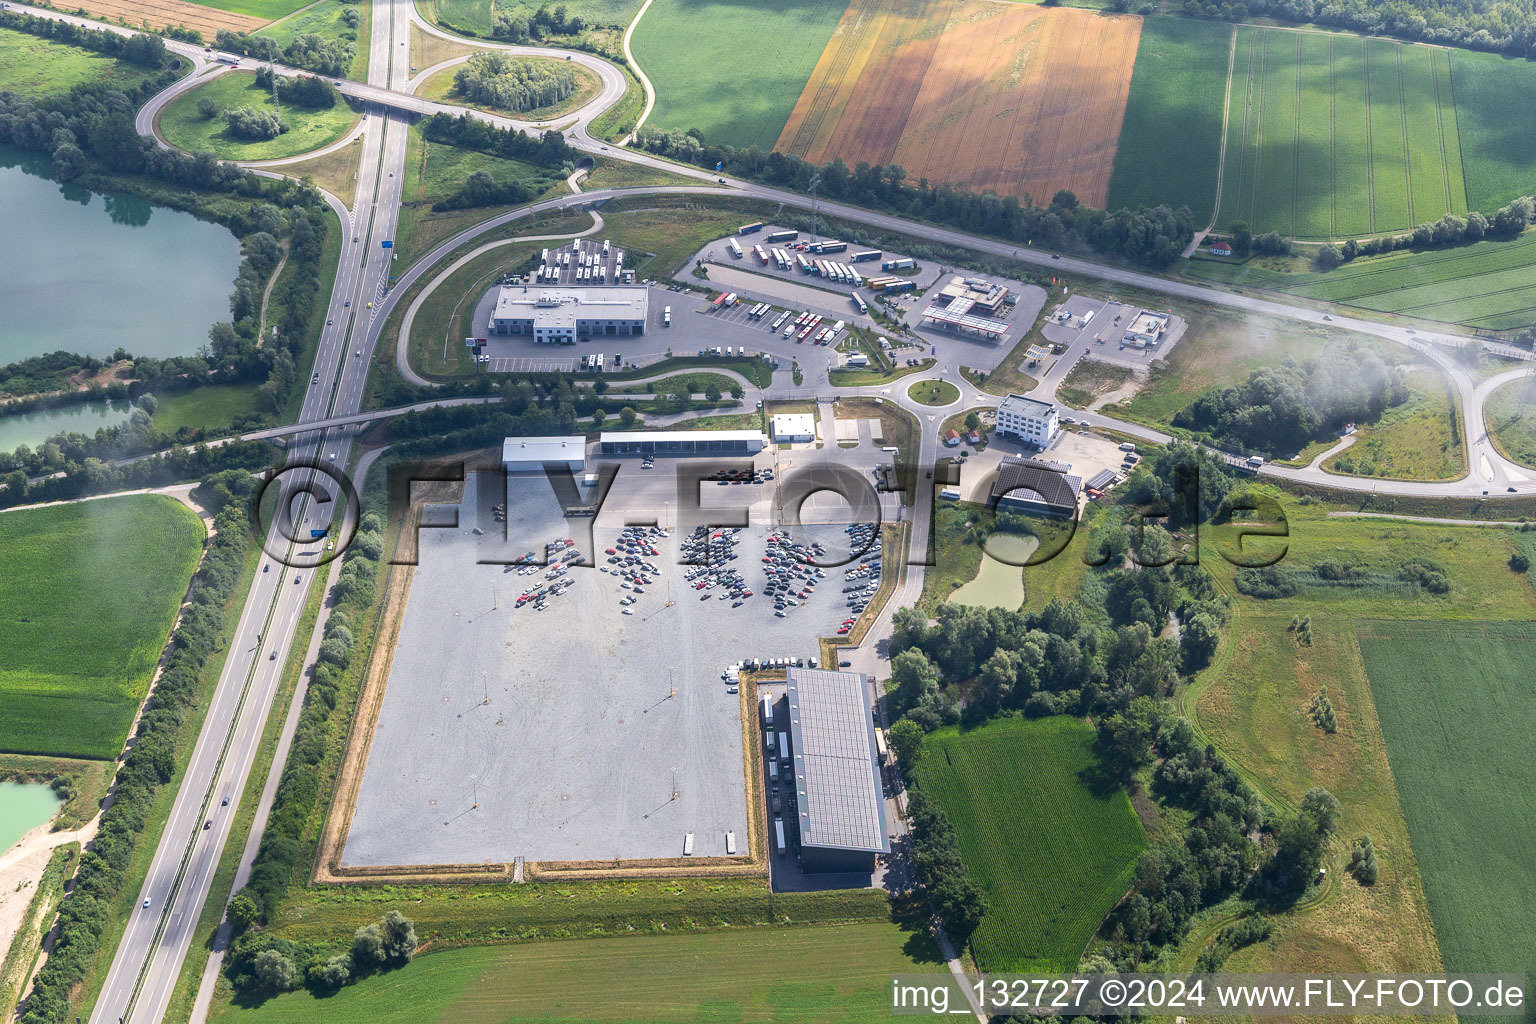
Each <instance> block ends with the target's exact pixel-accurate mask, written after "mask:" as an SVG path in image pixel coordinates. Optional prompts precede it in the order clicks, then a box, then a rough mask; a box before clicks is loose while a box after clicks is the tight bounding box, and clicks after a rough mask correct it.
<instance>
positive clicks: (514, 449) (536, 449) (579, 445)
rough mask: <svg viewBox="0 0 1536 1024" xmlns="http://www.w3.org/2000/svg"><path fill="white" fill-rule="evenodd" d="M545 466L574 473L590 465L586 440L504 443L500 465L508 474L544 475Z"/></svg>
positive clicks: (576, 436) (511, 439) (574, 436)
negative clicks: (553, 465)
mask: <svg viewBox="0 0 1536 1024" xmlns="http://www.w3.org/2000/svg"><path fill="white" fill-rule="evenodd" d="M546 463H554V464H556V465H559V464H561V463H563V464H564V465H565V466H566V467H567V468H568V469H570V470H571V471H572V472H575V471H577V470H580V469H582V468H583V467H584V466H586V464H587V439H586V438H585V437H583V436H582V435H580V434H571V435H569V436H567V437H509V438H506V439H504V440H503V441H502V442H501V464H502V465H503V466H505V467H506V469H507V472H508V473H528V472H539V471H542V470H543V468H544V466H545V464H546Z"/></svg>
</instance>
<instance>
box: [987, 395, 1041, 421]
mask: <svg viewBox="0 0 1536 1024" xmlns="http://www.w3.org/2000/svg"><path fill="white" fill-rule="evenodd" d="M997 411H998V412H1000V413H1001V412H1011V413H1013V414H1014V415H1016V416H1033V417H1034V418H1035V419H1044V418H1045V417H1047V416H1049V415H1050V414H1051V413H1053V412H1055V411H1056V407H1055V406H1054V405H1052V404H1051V403H1050V402H1042V401H1040V399H1038V398H1026V397H1024V396H1023V395H1020V394H1010V395H1009V396H1008V397H1007V398H1005V399H1003V400H1002V401H1001V402H999V403H998V405H997Z"/></svg>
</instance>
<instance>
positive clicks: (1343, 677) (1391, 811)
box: [1180, 500, 1536, 972]
mask: <svg viewBox="0 0 1536 1024" xmlns="http://www.w3.org/2000/svg"><path fill="white" fill-rule="evenodd" d="M1328 508H1329V506H1327V505H1319V506H1311V507H1309V506H1306V505H1302V504H1300V503H1297V502H1295V501H1291V500H1287V501H1285V509H1286V513H1287V516H1288V517H1289V520H1290V531H1291V535H1290V539H1289V541H1288V544H1289V550H1290V554H1289V556H1288V557H1286V558H1285V559H1284V560H1283V561H1282V562H1281V563H1280V566H1281V567H1282V568H1284V569H1285V570H1286V571H1287V572H1291V573H1296V574H1297V576H1296V578H1297V580H1298V581H1299V587H1298V592H1297V594H1296V595H1295V596H1292V597H1286V598H1279V599H1273V600H1258V599H1255V598H1251V597H1247V596H1245V595H1243V594H1241V593H1240V592H1238V591H1237V590H1236V589H1235V587H1234V585H1233V573H1234V570H1233V568H1232V566H1230V565H1228V564H1227V563H1226V562H1225V561H1224V560H1222V559H1220V558H1219V557H1216V552H1215V548H1214V545H1213V538H1210V537H1208V538H1206V541H1205V543H1206V548H1207V550H1206V554H1205V557H1203V558H1202V564H1203V565H1205V566H1206V567H1207V568H1208V569H1209V570H1210V571H1211V572H1212V575H1213V576H1214V577H1215V578H1216V581H1217V584H1218V586H1219V588H1220V589H1221V591H1222V592H1223V593H1225V594H1227V595H1229V596H1230V597H1231V598H1232V602H1233V603H1232V612H1233V615H1232V622H1231V627H1230V632H1229V635H1228V637H1227V638H1226V639H1224V640H1223V642H1222V645H1221V647H1220V649H1219V650H1218V652H1217V655H1216V659H1215V661H1214V662H1213V663H1212V665H1211V666H1210V667H1209V668H1208V669H1206V670H1205V671H1203V672H1202V673H1200V675H1199V676H1198V677H1196V680H1195V682H1194V683H1193V684H1192V685H1191V686H1190V687H1189V688H1188V689H1187V690H1186V691H1185V692H1184V693H1183V694H1182V695H1181V698H1180V699H1181V704H1182V707H1183V710H1184V712H1185V713H1186V714H1188V715H1189V716H1190V717H1191V719H1192V720H1193V721H1194V722H1195V724H1196V726H1197V728H1198V729H1199V731H1200V732H1201V734H1202V735H1203V736H1204V737H1205V738H1207V739H1209V740H1210V741H1211V742H1213V743H1215V744H1216V746H1217V747H1218V749H1220V750H1221V752H1222V753H1223V755H1224V756H1226V757H1227V758H1228V759H1229V761H1230V762H1231V763H1232V764H1233V766H1234V767H1235V768H1236V769H1237V770H1238V771H1239V772H1240V773H1241V774H1242V775H1243V776H1244V777H1245V778H1247V779H1248V780H1249V781H1250V782H1251V783H1253V784H1254V785H1255V787H1256V788H1257V789H1258V790H1259V792H1260V793H1261V794H1262V795H1263V796H1264V798H1265V799H1266V800H1268V801H1269V802H1270V803H1271V804H1273V805H1275V806H1277V807H1279V808H1281V809H1285V808H1289V807H1294V806H1295V805H1296V804H1297V803H1299V801H1300V800H1301V797H1302V795H1303V794H1305V793H1306V791H1307V790H1308V789H1310V788H1312V787H1315V786H1323V787H1326V788H1327V789H1329V791H1331V792H1332V793H1333V795H1334V796H1335V797H1337V798H1338V800H1339V803H1340V806H1341V809H1342V810H1341V817H1340V822H1341V823H1340V828H1339V833H1338V837H1337V838H1336V840H1335V841H1334V842H1333V844H1332V845H1331V847H1330V849H1329V852H1328V857H1329V861H1328V864H1329V873H1330V877H1331V884H1330V885H1329V886H1328V887H1326V888H1325V890H1324V891H1323V892H1322V893H1320V894H1319V897H1318V899H1319V902H1317V903H1316V904H1314V905H1311V906H1309V907H1308V908H1307V909H1306V912H1304V913H1297V914H1290V915H1281V916H1279V917H1277V918H1275V919H1274V920H1275V924H1276V926H1277V927H1276V932H1275V935H1274V936H1273V937H1272V939H1271V940H1270V941H1269V942H1267V943H1263V944H1260V945H1256V946H1252V947H1249V948H1248V949H1245V950H1242V951H1241V952H1239V953H1238V954H1236V955H1235V956H1234V957H1232V959H1230V960H1229V961H1228V962H1227V964H1226V966H1225V969H1226V970H1235V971H1264V970H1294V971H1307V970H1345V971H1365V972H1383V971H1427V972H1433V971H1437V970H1439V969H1440V955H1439V950H1438V949H1437V945H1436V939H1435V934H1436V930H1437V929H1436V927H1435V926H1434V925H1432V924H1431V919H1430V913H1429V909H1428V907H1427V906H1426V903H1425V898H1424V891H1425V888H1424V884H1423V883H1422V882H1421V881H1420V877H1419V870H1420V869H1419V866H1418V865H1417V864H1416V863H1415V851H1417V850H1420V849H1422V848H1423V842H1422V841H1421V840H1420V838H1419V836H1418V835H1417V834H1415V835H1414V836H1413V842H1412V844H1410V842H1409V829H1408V826H1407V824H1406V823H1405V820H1404V815H1403V809H1404V807H1405V806H1407V805H1408V804H1409V802H1410V800H1413V799H1416V797H1414V796H1412V795H1411V794H1410V792H1409V788H1410V786H1411V785H1417V784H1416V783H1412V782H1410V780H1409V779H1407V778H1405V776H1404V775H1403V773H1402V771H1401V770H1400V769H1399V767H1398V764H1397V761H1396V759H1395V758H1394V760H1393V761H1392V763H1391V764H1390V765H1389V762H1388V752H1389V749H1390V748H1389V744H1388V742H1387V741H1386V740H1385V739H1384V738H1383V722H1382V721H1381V720H1380V719H1378V712H1380V713H1381V714H1382V715H1386V714H1387V713H1388V711H1387V709H1386V707H1385V705H1386V704H1387V703H1388V702H1389V701H1395V700H1398V699H1400V697H1399V695H1398V692H1397V691H1398V688H1399V686H1406V685H1408V683H1407V682H1406V681H1404V682H1402V683H1399V682H1398V681H1395V680H1394V681H1392V683H1391V684H1390V685H1391V687H1392V688H1391V689H1390V690H1383V689H1381V688H1380V686H1381V684H1379V683H1378V681H1377V680H1376V678H1375V677H1374V674H1373V676H1372V678H1371V679H1370V681H1369V682H1368V681H1367V677H1366V671H1365V669H1366V666H1367V665H1368V664H1369V661H1367V660H1365V659H1363V658H1362V654H1361V649H1360V647H1359V645H1357V643H1356V640H1355V634H1356V631H1357V630H1356V625H1357V623H1360V622H1362V621H1366V620H1379V619H1391V620H1394V621H1393V622H1392V625H1391V626H1390V627H1385V626H1383V627H1381V629H1382V631H1383V632H1392V633H1397V632H1404V633H1411V632H1412V631H1413V630H1415V629H1417V628H1418V622H1414V621H1411V620H1420V621H1422V620H1427V619H1440V620H1448V619H1462V620H1467V619H1473V620H1475V619H1486V618H1504V617H1508V618H1513V619H1517V620H1525V619H1530V618H1531V617H1532V615H1533V613H1536V598H1533V593H1532V590H1531V586H1530V583H1529V581H1528V579H1527V578H1526V577H1525V576H1522V575H1517V574H1515V573H1513V572H1511V571H1510V570H1509V568H1508V566H1507V565H1506V561H1507V559H1508V558H1509V556H1510V554H1512V553H1513V551H1514V550H1515V546H1516V544H1517V538H1520V537H1522V536H1523V535H1521V534H1516V533H1512V532H1510V531H1508V530H1503V529H1489V528H1459V527H1446V526H1431V525H1418V524H1410V523H1404V522H1393V521H1377V520H1350V519H1340V518H1333V517H1330V516H1328ZM1409 558H1429V559H1432V560H1434V561H1436V562H1439V563H1440V564H1442V565H1444V566H1445V569H1446V575H1447V578H1448V580H1449V582H1450V590H1449V592H1448V593H1446V594H1444V595H1435V594H1431V593H1428V592H1425V591H1422V590H1418V589H1416V588H1414V587H1412V586H1409V585H1407V584H1405V583H1404V582H1402V581H1401V579H1400V578H1399V576H1398V569H1399V567H1400V566H1401V564H1402V562H1403V561H1405V560H1407V559H1409ZM1328 559H1331V560H1333V561H1335V562H1338V563H1342V564H1348V565H1351V566H1353V567H1355V572H1356V578H1355V579H1354V580H1351V581H1349V582H1347V583H1330V582H1328V581H1327V580H1325V579H1323V578H1321V577H1319V576H1318V575H1317V574H1316V573H1315V571H1314V568H1315V566H1317V565H1318V564H1319V563H1321V562H1323V561H1324V560H1328ZM1294 616H1310V618H1311V641H1310V643H1304V642H1300V641H1298V639H1297V637H1296V634H1295V633H1293V632H1292V631H1291V630H1290V623H1291V620H1292V618H1293V617H1294ZM1447 656H1449V655H1447ZM1426 664H1432V663H1429V662H1426ZM1373 673H1374V670H1373ZM1436 678H1437V679H1438V680H1439V681H1438V682H1437V683H1435V684H1434V687H1435V688H1440V689H1443V690H1444V691H1445V693H1444V694H1443V695H1441V694H1433V693H1426V694H1423V695H1422V696H1421V697H1420V698H1418V700H1419V702H1420V703H1423V702H1424V701H1427V700H1431V699H1433V700H1439V699H1442V697H1443V698H1444V699H1456V697H1455V695H1456V694H1462V698H1461V699H1464V700H1465V701H1466V703H1467V705H1468V707H1469V708H1470V707H1471V706H1473V705H1474V704H1475V700H1474V699H1473V698H1471V697H1469V696H1467V695H1466V694H1465V693H1464V692H1463V691H1462V690H1461V689H1460V678H1461V675H1460V671H1459V670H1457V671H1450V670H1447V671H1446V672H1445V673H1442V674H1440V675H1438V676H1437V677H1436ZM1324 685H1326V686H1327V688H1328V696H1329V699H1330V701H1331V702H1332V705H1333V708H1334V711H1335V713H1336V715H1337V718H1338V731H1337V732H1336V733H1334V734H1329V733H1326V732H1324V731H1323V730H1322V729H1320V728H1319V727H1317V726H1316V725H1315V724H1313V722H1312V720H1311V718H1310V717H1309V716H1308V713H1307V709H1308V706H1309V705H1310V703H1311V701H1312V700H1313V698H1315V697H1316V696H1317V695H1318V694H1319V693H1320V692H1321V689H1322V687H1323V686H1324ZM1500 713H1501V714H1504V715H1506V717H1507V716H1508V715H1509V714H1511V712H1508V711H1505V712H1500ZM1419 728H1421V729H1425V731H1427V732H1432V733H1435V735H1434V736H1432V737H1428V738H1427V739H1426V742H1440V740H1441V736H1442V733H1441V730H1442V729H1443V728H1444V726H1443V724H1441V725H1436V726H1433V727H1427V726H1424V725H1422V724H1421V725H1420V726H1419ZM1495 728H1497V727H1495ZM1388 735H1391V734H1390V733H1389V734H1388ZM1394 741H1395V737H1394ZM1479 744H1483V741H1482V740H1478V741H1477V742H1476V743H1475V744H1474V745H1473V746H1478V745H1479ZM1482 749H1490V750H1492V749H1497V745H1496V744H1494V743H1491V742H1490V743H1487V744H1486V746H1484V747H1482ZM1392 752H1393V753H1394V754H1395V753H1396V751H1395V750H1393V751H1392ZM1473 753H1474V752H1473V750H1472V749H1471V748H1463V749H1462V750H1460V751H1459V752H1458V753H1457V754H1456V756H1455V758H1454V759H1453V760H1450V761H1446V762H1444V763H1443V765H1442V769H1443V770H1444V771H1446V772H1448V773H1456V772H1458V771H1459V765H1460V763H1461V761H1462V759H1464V758H1466V757H1468V756H1473ZM1394 776H1395V778H1394ZM1522 799H1523V798H1522ZM1400 800H1401V802H1400ZM1435 827H1436V829H1438V830H1441V831H1442V834H1443V835H1445V836H1449V835H1452V834H1454V835H1456V836H1457V837H1459V839H1460V840H1465V839H1467V838H1468V837H1469V836H1470V835H1472V834H1473V833H1467V832H1465V831H1463V830H1460V829H1457V828H1455V827H1453V826H1451V825H1448V824H1446V823H1445V822H1443V821H1442V822H1439V823H1437V824H1436V826H1435ZM1361 834H1369V835H1370V836H1371V838H1372V840H1373V842H1374V844H1375V847H1376V850H1377V854H1378V858H1379V860H1380V863H1381V866H1382V870H1381V877H1380V878H1379V879H1378V881H1377V882H1376V884H1375V885H1374V886H1370V887H1364V886H1361V885H1359V884H1358V883H1357V882H1355V881H1354V880H1353V879H1352V878H1350V877H1349V876H1348V875H1347V874H1346V873H1344V871H1343V868H1344V866H1345V864H1346V862H1347V858H1348V851H1349V844H1350V843H1351V842H1353V840H1354V839H1355V837H1357V836H1359V835H1361ZM1425 870H1429V869H1428V868H1427V867H1426V869H1425ZM1436 924H1438V921H1437V922H1436ZM1191 941H1192V943H1193V944H1192V945H1191V946H1190V947H1189V948H1187V949H1186V950H1185V951H1184V952H1185V953H1186V954H1187V955H1186V956H1185V957H1184V959H1185V960H1186V961H1187V962H1189V963H1192V962H1193V959H1194V957H1195V956H1196V955H1197V954H1198V952H1199V948H1198V945H1199V941H1200V940H1199V936H1196V937H1195V938H1194V939H1192V940H1191ZM1527 948H1530V947H1529V944H1527ZM1447 966H1448V969H1452V970H1454V969H1456V968H1454V967H1449V965H1447Z"/></svg>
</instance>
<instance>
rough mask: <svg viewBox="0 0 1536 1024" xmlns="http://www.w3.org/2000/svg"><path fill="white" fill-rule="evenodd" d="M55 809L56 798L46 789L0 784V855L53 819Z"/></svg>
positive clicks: (23, 784) (57, 801)
mask: <svg viewBox="0 0 1536 1024" xmlns="http://www.w3.org/2000/svg"><path fill="white" fill-rule="evenodd" d="M58 809H59V798H58V797H57V796H54V794H53V790H52V789H51V788H49V787H48V786H44V785H38V784H34V783H30V782H0V853H4V852H5V851H6V850H9V849H10V848H11V847H13V846H15V845H16V840H18V839H20V838H21V837H22V836H24V835H26V834H27V833H28V832H30V831H32V830H33V829H34V828H36V827H37V826H39V825H41V824H43V823H45V822H46V821H48V819H49V818H52V817H53V816H54V813H55V812H57V811H58Z"/></svg>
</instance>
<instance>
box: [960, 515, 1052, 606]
mask: <svg viewBox="0 0 1536 1024" xmlns="http://www.w3.org/2000/svg"><path fill="white" fill-rule="evenodd" d="M1039 546H1040V541H1039V540H1038V539H1037V538H1035V537H1030V536H1027V535H1021V534H1013V533H994V534H993V535H992V536H990V537H988V538H987V544H986V548H985V552H986V553H984V554H983V555H982V556H981V571H980V572H978V573H977V574H976V578H975V579H973V580H971V582H969V583H967V584H966V585H965V586H963V587H961V588H960V589H959V590H956V591H955V592H954V593H952V594H950V595H949V603H950V604H970V605H978V606H980V607H982V608H1003V609H1006V610H1008V611H1017V610H1018V608H1019V606H1020V605H1022V604H1023V603H1024V570H1023V569H1022V568H1020V567H1019V565H1017V564H1015V565H1009V564H1007V563H1006V562H1001V561H999V560H998V559H999V558H1006V559H1008V560H1009V561H1011V562H1015V563H1022V562H1024V561H1025V560H1026V559H1027V558H1029V556H1030V555H1031V554H1033V553H1034V550H1035V548H1037V547H1039ZM989 555H996V556H997V557H996V558H994V557H989Z"/></svg>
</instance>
